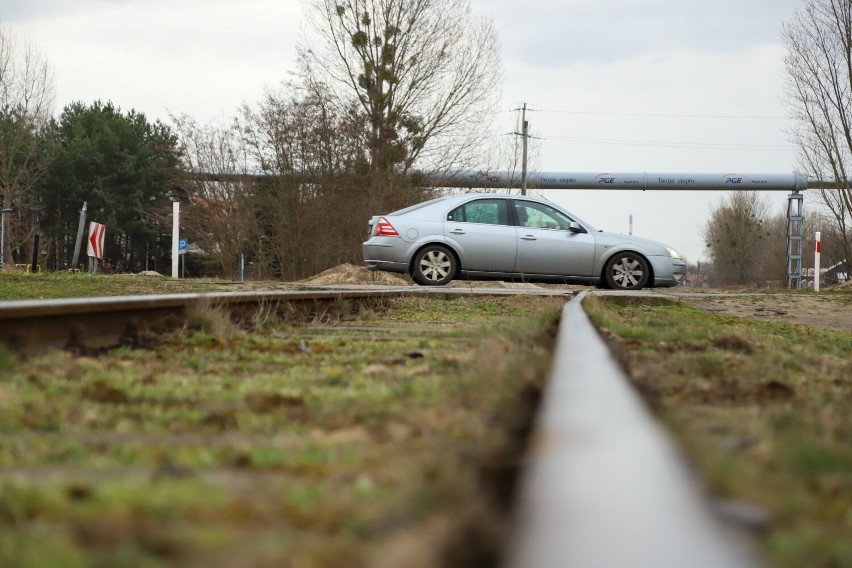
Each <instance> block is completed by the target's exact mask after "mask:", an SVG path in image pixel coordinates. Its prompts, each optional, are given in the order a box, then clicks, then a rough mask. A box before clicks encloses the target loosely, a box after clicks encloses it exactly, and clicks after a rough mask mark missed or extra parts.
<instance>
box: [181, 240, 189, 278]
mask: <svg viewBox="0 0 852 568" xmlns="http://www.w3.org/2000/svg"><path fill="white" fill-rule="evenodd" d="M188 249H189V242H188V241H187V240H186V239H178V255H184V254H186V251H187V250H188ZM180 277H181V278H186V258H185V257H183V256H181V265H180Z"/></svg>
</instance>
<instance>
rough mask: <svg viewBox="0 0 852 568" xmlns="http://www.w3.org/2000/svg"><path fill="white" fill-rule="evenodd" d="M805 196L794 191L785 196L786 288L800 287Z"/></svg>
mask: <svg viewBox="0 0 852 568" xmlns="http://www.w3.org/2000/svg"><path fill="white" fill-rule="evenodd" d="M804 200H805V196H804V195H802V194H801V193H799V192H798V191H794V192H793V193H791V194H789V195H788V196H787V288H790V289H793V290H798V289H800V288H801V287H802V222H803V221H804V218H805V217H804V209H803V206H804Z"/></svg>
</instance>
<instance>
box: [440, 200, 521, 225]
mask: <svg viewBox="0 0 852 568" xmlns="http://www.w3.org/2000/svg"><path fill="white" fill-rule="evenodd" d="M447 220H448V221H456V222H457V223H484V224H488V225H508V224H509V210H508V208H507V207H506V200H505V199H477V200H475V201H469V202H467V203H465V204H464V205H460V206H458V207H456V208H455V209H453V210H452V211H450V213H449V214H448V215H447Z"/></svg>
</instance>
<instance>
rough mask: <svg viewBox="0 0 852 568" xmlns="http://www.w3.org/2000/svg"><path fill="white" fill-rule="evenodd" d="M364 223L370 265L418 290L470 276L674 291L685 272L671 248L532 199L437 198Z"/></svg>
mask: <svg viewBox="0 0 852 568" xmlns="http://www.w3.org/2000/svg"><path fill="white" fill-rule="evenodd" d="M369 226H370V229H369V239H368V240H367V241H366V242H364V244H363V252H364V262H365V264H366V266H367V268H369V269H370V270H385V271H389V272H399V273H403V274H410V275H411V276H412V277H413V278H414V280H415V281H416V282H417V283H418V284H421V285H423V286H440V285H443V284H447V283H449V282H450V281H451V280H453V279H454V278H467V279H470V280H521V281H525V282H564V283H579V284H589V285H597V286H601V287H606V288H615V289H622V290H639V289H641V288H644V287H646V286H676V285H677V284H678V282H680V280H681V278H683V275H684V273H685V271H686V263H685V262H684V261H683V260H682V259H681V257H680V255H679V254H678V253H677V251H676V250H675V249H673V248H671V247H669V246H666V245H664V244H662V243H658V242H656V241H651V240H648V239H641V238H638V237H632V236H625V235H619V234H616V233H606V232H603V231H597V230H595V229H594V228H593V227H592V226H591V225H589V224H588V223H586V222H585V221H583V220H581V219H580V218H578V217H576V216H575V215H573V214H571V213H569V212H568V211H565V210H564V209H562V208H560V207H559V206H557V205H555V204H554V203H551V202H549V201H547V200H545V199H540V198H535V197H520V196H516V195H495V194H470V193H468V194H463V195H455V196H448V197H439V198H437V199H433V200H431V201H426V202H424V203H420V204H418V205H414V206H412V207H408V208H406V209H401V210H399V211H395V212H393V213H388V214H386V215H377V216H375V217H373V218H372V219H370V222H369Z"/></svg>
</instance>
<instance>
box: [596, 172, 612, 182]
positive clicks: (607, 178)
mask: <svg viewBox="0 0 852 568" xmlns="http://www.w3.org/2000/svg"><path fill="white" fill-rule="evenodd" d="M595 179H596V180H597V183H606V184H614V183H615V175H614V174H598V175H596V176H595Z"/></svg>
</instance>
